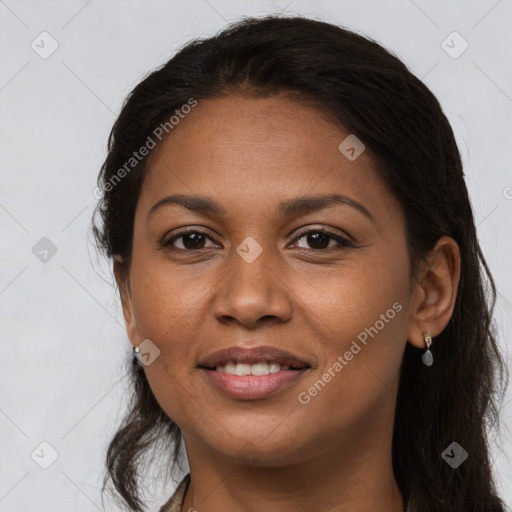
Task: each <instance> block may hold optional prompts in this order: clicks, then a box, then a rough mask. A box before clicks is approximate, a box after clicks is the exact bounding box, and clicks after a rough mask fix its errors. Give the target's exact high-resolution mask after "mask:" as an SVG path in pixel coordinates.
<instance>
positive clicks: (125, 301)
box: [114, 255, 139, 346]
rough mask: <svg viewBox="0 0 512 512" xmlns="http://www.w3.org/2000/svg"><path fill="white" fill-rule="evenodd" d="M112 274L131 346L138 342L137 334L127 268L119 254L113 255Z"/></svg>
mask: <svg viewBox="0 0 512 512" xmlns="http://www.w3.org/2000/svg"><path fill="white" fill-rule="evenodd" d="M114 276H115V279H116V283H117V287H118V288H119V296H120V298H121V304H122V306H123V316H124V323H125V326H126V333H127V334H128V338H129V339H130V343H131V344H132V345H133V346H136V345H138V344H139V334H138V330H137V323H136V321H135V313H134V308H133V298H132V292H131V286H130V276H129V270H128V268H127V267H126V263H125V262H124V261H123V258H122V257H121V256H119V255H116V256H114Z"/></svg>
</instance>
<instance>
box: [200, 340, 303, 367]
mask: <svg viewBox="0 0 512 512" xmlns="http://www.w3.org/2000/svg"><path fill="white" fill-rule="evenodd" d="M258 363H261V364H274V365H280V366H281V367H289V368H290V369H291V370H298V369H305V368H310V367H311V366H312V363H311V362H310V361H308V360H307V358H305V357H301V356H297V355H295V354H293V353H291V352H288V351H286V350H282V349H278V348H276V347H271V346H259V347H252V348H248V347H242V346H233V347H229V348H227V349H222V350H218V351H216V352H213V353H211V354H209V355H208V356H206V357H205V358H204V359H202V360H201V361H200V362H199V365H198V366H199V367H201V368H207V369H215V368H216V367H219V366H226V365H227V364H235V365H237V364H245V365H254V364H258Z"/></svg>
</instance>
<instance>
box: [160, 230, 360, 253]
mask: <svg viewBox="0 0 512 512" xmlns="http://www.w3.org/2000/svg"><path fill="white" fill-rule="evenodd" d="M192 233H195V234H200V235H206V236H207V237H208V238H210V240H212V241H213V242H215V237H214V236H213V235H212V234H211V233H210V232H208V231H201V230H199V229H195V228H189V229H187V230H185V231H181V232H179V233H177V234H175V235H174V236H172V237H171V238H169V239H168V240H164V241H162V243H161V247H162V248H164V249H168V250H171V251H177V252H198V251H202V250H205V249H211V247H206V248H201V249H181V248H176V247H173V245H172V243H173V242H174V241H176V240H178V239H179V238H181V237H183V236H185V235H190V234H192ZM310 233H315V234H316V233H322V234H324V235H327V236H328V237H329V238H330V239H332V240H335V241H336V242H338V244H339V246H338V247H334V248H333V247H330V248H326V249H308V248H305V247H299V250H303V251H313V252H330V251H332V250H343V249H345V248H347V247H351V248H355V245H354V244H352V243H351V242H349V240H347V239H346V238H344V237H342V236H340V235H338V234H336V233H333V232H332V231H328V230H326V229H325V228H324V227H321V228H316V229H308V230H304V231H302V232H300V233H298V235H297V236H296V237H295V239H294V240H293V241H292V243H294V242H297V241H298V240H300V239H301V238H303V237H304V236H307V235H308V234H310Z"/></svg>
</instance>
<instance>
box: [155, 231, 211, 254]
mask: <svg viewBox="0 0 512 512" xmlns="http://www.w3.org/2000/svg"><path fill="white" fill-rule="evenodd" d="M178 240H181V245H182V247H176V245H175V242H176V241H178ZM206 240H212V241H214V240H213V238H212V237H211V236H209V235H207V234H206V233H205V232H203V231H198V230H197V229H188V230H186V231H181V232H180V233H177V234H175V235H174V236H172V237H171V238H169V239H168V240H166V241H164V242H163V243H162V246H163V247H165V248H167V249H170V250H173V251H185V252H191V251H194V250H201V249H209V247H205V243H206Z"/></svg>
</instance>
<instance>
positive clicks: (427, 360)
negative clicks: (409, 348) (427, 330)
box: [421, 334, 434, 366]
mask: <svg viewBox="0 0 512 512" xmlns="http://www.w3.org/2000/svg"><path fill="white" fill-rule="evenodd" d="M431 344H432V336H430V334H426V335H425V345H426V346H427V350H426V351H425V352H423V355H422V356H421V360H422V361H423V364H424V365H425V366H432V363H433V362H434V358H433V356H432V352H430V345H431Z"/></svg>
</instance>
